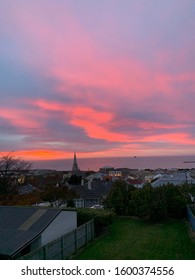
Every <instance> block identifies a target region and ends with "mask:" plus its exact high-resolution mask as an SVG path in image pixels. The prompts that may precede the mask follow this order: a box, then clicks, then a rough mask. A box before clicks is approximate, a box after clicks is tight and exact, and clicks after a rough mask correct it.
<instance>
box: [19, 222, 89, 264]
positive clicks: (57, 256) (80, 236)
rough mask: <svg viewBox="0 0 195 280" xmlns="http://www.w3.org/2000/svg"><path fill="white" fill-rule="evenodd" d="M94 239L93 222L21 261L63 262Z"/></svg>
mask: <svg viewBox="0 0 195 280" xmlns="http://www.w3.org/2000/svg"><path fill="white" fill-rule="evenodd" d="M93 238H94V221H93V220H91V221H89V222H87V223H85V224H83V225H81V226H80V227H78V228H76V229H75V230H73V231H71V232H69V233H67V234H65V235H63V236H62V237H60V238H58V239H56V240H54V241H52V242H50V243H48V244H47V245H45V246H43V247H40V248H39V249H37V250H35V251H33V252H31V253H29V254H27V255H24V256H22V257H20V258H19V259H20V260H63V259H66V258H68V257H69V256H70V255H71V254H73V253H74V252H76V250H77V249H79V248H81V247H82V246H83V245H85V244H86V243H87V242H89V241H90V240H92V239H93Z"/></svg>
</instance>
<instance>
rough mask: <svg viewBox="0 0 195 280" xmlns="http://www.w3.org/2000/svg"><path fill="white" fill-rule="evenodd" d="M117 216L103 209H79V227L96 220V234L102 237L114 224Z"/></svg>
mask: <svg viewBox="0 0 195 280" xmlns="http://www.w3.org/2000/svg"><path fill="white" fill-rule="evenodd" d="M114 217H115V214H114V213H113V212H112V211H106V210H103V209H91V208H79V209H78V210H77V225H78V226H80V225H82V224H84V223H86V222H88V221H89V220H91V219H94V227H95V234H96V235H100V234H101V233H103V232H104V231H105V229H106V228H107V227H108V225H110V224H112V222H113V220H114Z"/></svg>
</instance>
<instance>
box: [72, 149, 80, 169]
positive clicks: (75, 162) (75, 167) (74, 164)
mask: <svg viewBox="0 0 195 280" xmlns="http://www.w3.org/2000/svg"><path fill="white" fill-rule="evenodd" d="M78 171H79V168H78V164H77V157H76V153H75V152H74V160H73V165H72V173H77V172H78Z"/></svg>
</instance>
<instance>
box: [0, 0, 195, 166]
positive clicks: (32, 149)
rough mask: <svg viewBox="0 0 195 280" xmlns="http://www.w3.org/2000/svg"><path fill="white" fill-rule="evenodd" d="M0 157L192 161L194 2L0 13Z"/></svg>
mask: <svg viewBox="0 0 195 280" xmlns="http://www.w3.org/2000/svg"><path fill="white" fill-rule="evenodd" d="M0 10H1V11H2V16H1V24H0V40H1V46H0V61H1V63H0V71H1V76H0V96H1V104H0V131H1V133H0V142H1V145H0V153H7V152H10V151H14V152H15V154H16V155H18V156H21V157H22V158H24V159H25V160H30V161H39V160H58V159H59V160H63V159H72V156H73V152H74V151H75V152H76V153H77V156H78V157H79V158H96V157H97V158H101V157H102V158H103V157H127V156H130V157H134V156H137V157H140V156H141V157H143V156H162V155H165V156H166V155H171V156H176V155H181V156H182V155H195V140H194V135H195V126H194V121H193V120H194V118H195V112H194V105H195V94H194V93H195V65H194V59H193V58H194V56H195V39H194V38H195V37H194V36H193V34H194V26H195V18H194V11H195V3H194V1H192V0H187V1H184V0H180V1H174V0H171V1H170V0H164V1H156V0H151V1H150V2H149V3H146V1H144V0H139V1H120V0H112V1H111V0H107V1H103V0H100V1H87V0H83V1H82V2H81V1H77V0H67V1H63V2H62V1H60V0H56V1H51V0H47V1H46V0H43V1H41V2H40V1H38V0H35V1H28V3H27V1H24V0H20V1H19V0H14V1H13V0H7V1H4V2H2V3H0Z"/></svg>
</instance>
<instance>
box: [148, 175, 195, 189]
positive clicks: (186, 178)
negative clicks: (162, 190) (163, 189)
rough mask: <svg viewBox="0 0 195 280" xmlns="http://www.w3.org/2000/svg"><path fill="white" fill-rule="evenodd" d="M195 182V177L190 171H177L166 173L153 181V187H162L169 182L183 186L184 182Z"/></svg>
mask: <svg viewBox="0 0 195 280" xmlns="http://www.w3.org/2000/svg"><path fill="white" fill-rule="evenodd" d="M185 183H187V184H195V179H194V178H192V177H191V174H190V172H176V173H172V174H164V175H162V176H161V177H159V178H157V180H155V181H154V182H152V183H151V186H152V187H160V186H163V185H167V184H173V185H174V186H181V185H183V184H185Z"/></svg>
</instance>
